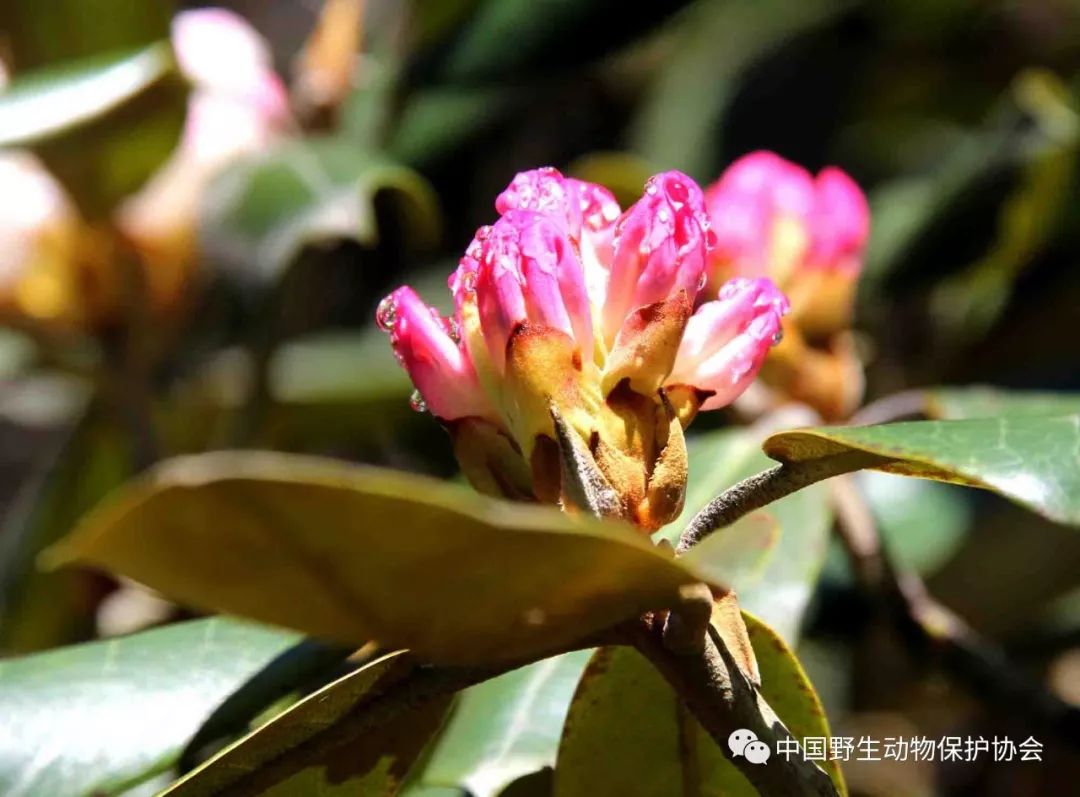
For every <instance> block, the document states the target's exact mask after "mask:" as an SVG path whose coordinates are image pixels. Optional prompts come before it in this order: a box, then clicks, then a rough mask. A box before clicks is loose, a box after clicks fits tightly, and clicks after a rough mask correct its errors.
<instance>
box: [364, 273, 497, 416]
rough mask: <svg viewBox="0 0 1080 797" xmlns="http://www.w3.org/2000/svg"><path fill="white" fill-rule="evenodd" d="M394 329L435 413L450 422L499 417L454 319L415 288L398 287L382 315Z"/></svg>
mask: <svg viewBox="0 0 1080 797" xmlns="http://www.w3.org/2000/svg"><path fill="white" fill-rule="evenodd" d="M376 320H377V322H378V324H379V326H380V327H381V328H382V329H383V330H385V331H387V332H389V333H390V343H391V345H392V346H393V348H394V355H395V356H396V357H397V359H398V362H400V363H401V365H402V366H403V367H404V368H405V370H406V371H408V373H409V378H410V379H411V380H412V382H413V384H414V385H416V388H417V390H418V391H419V392H420V397H421V398H422V400H423V406H425V407H426V408H427V409H428V410H430V411H431V413H432V414H433V415H435V416H437V417H439V418H441V419H443V420H445V421H452V420H455V419H458V418H466V417H480V418H490V417H493V414H492V411H491V409H490V406H489V404H488V402H487V399H486V398H485V397H484V394H483V392H482V391H481V389H480V384H479V382H478V381H477V378H476V371H475V369H474V368H473V364H472V361H471V360H470V359H469V356H468V354H466V352H465V350H464V349H463V348H462V347H461V345H460V343H459V342H458V341H456V340H455V336H456V335H455V332H454V327H453V322H451V321H450V320H449V319H446V318H443V317H442V316H441V315H439V312H438V310H436V309H435V308H434V307H430V306H429V305H426V304H424V302H423V300H422V299H421V298H420V297H419V296H418V295H417V294H416V291H414V290H413V289H412V288H408V287H403V288H398V289H397V290H396V291H394V292H393V293H391V294H390V295H389V296H387V297H386V298H385V299H383V300H382V302H380V303H379V309H378V311H377V313H376Z"/></svg>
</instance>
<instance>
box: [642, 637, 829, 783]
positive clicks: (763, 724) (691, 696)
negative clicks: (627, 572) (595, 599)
mask: <svg viewBox="0 0 1080 797" xmlns="http://www.w3.org/2000/svg"><path fill="white" fill-rule="evenodd" d="M660 625H661V624H660V622H659V621H658V619H656V618H652V617H646V618H644V619H643V620H642V622H641V623H640V624H639V626H638V627H637V629H636V634H635V639H634V646H635V647H636V648H637V650H638V651H640V652H641V653H642V654H643V655H644V656H645V657H646V658H648V659H649V661H651V662H652V664H653V666H655V667H656V669H657V670H658V671H659V672H660V673H661V674H662V675H663V676H664V678H665V679H666V680H667V681H668V683H670V684H671V686H672V687H673V688H674V690H675V692H676V694H678V695H679V697H680V698H682V700H684V701H685V702H686V705H687V708H689V709H690V711H691V712H692V713H693V715H694V716H695V717H696V718H697V720H698V722H700V723H701V725H702V727H703V728H704V729H705V730H706V731H707V732H708V733H709V735H710V736H711V737H712V738H713V740H714V741H715V742H716V743H717V745H719V747H720V749H721V750H722V751H723V752H724V755H726V756H728V760H730V761H731V763H732V764H733V765H734V766H735V767H737V768H738V770H739V771H740V772H742V774H743V775H745V776H746V779H747V780H749V781H750V783H751V784H753V786H754V788H755V789H757V790H758V792H759V793H760V794H762V795H763V796H764V797H836V796H837V794H838V792H837V790H836V786H835V785H834V784H833V782H832V780H831V779H830V778H829V776H828V775H827V774H826V773H825V771H824V770H822V769H821V768H820V767H818V766H817V764H815V763H814V762H813V761H808V760H806V758H805V757H804V756H802V755H788V756H784V755H780V754H779V753H778V752H777V751H778V750H779V749H780V746H779V745H780V742H781V740H793V739H794V737H793V736H792V734H791V732H790V731H789V730H788V729H787V728H786V727H785V726H784V723H783V722H781V721H780V718H779V717H778V716H777V715H776V712H775V711H773V710H772V708H771V707H770V706H769V704H768V703H767V702H766V701H765V699H764V698H763V697H762V696H761V694H760V693H759V692H758V690H757V688H756V687H755V686H754V685H753V684H752V683H751V682H750V681H749V680H748V679H747V677H746V676H745V675H744V674H743V673H742V671H741V670H740V669H739V666H738V664H737V663H736V662H735V660H734V658H733V657H732V655H731V653H730V652H729V651H728V650H727V648H726V647H725V646H724V643H723V641H722V640H721V639H720V636H719V634H717V633H716V631H715V629H710V631H709V634H708V637H707V638H706V640H705V645H704V647H703V649H702V650H700V651H698V652H697V653H693V654H688V655H679V654H677V653H673V652H672V651H671V650H669V649H668V648H667V646H666V645H665V644H664V640H663V633H662V630H661V628H660ZM740 729H747V730H751V731H753V732H754V733H755V734H756V735H757V738H758V739H759V740H761V741H763V742H765V744H767V745H768V746H769V749H770V750H772V751H773V753H774V755H773V757H772V758H771V759H770V760H769V762H768V765H767V766H761V765H758V764H752V763H750V762H749V761H747V760H746V758H745V756H734V755H730V754H729V750H728V737H729V736H730V735H731V734H732V732H734V731H736V730H740Z"/></svg>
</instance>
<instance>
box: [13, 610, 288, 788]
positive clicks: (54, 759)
mask: <svg viewBox="0 0 1080 797" xmlns="http://www.w3.org/2000/svg"><path fill="white" fill-rule="evenodd" d="M295 641H296V637H295V636H294V635H293V634H287V633H284V632H280V631H275V630H272V629H268V628H265V627H260V626H256V625H251V624H248V623H240V622H236V621H233V620H226V619H222V618H215V619H210V620H196V621H191V622H186V623H180V624H178V625H173V626H169V627H167V628H161V629H155V630H152V631H146V632H144V633H141V634H136V635H134V636H129V637H122V638H117V639H111V640H107V641H103V642H94V643H91V644H86V645H77V646H74V647H69V648H60V649H57V650H54V651H50V652H48V653H39V654H36V655H33V656H27V657H25V658H21V659H9V660H6V661H0V716H2V717H3V718H4V721H3V723H2V724H0V793H3V794H4V795H5V797H31V795H46V794H48V795H61V794H63V795H70V796H71V797H78V795H87V796H89V795H113V794H119V793H121V792H123V791H125V790H126V789H128V788H130V787H132V786H134V785H135V784H137V783H140V782H142V781H143V780H145V779H148V778H150V777H151V776H153V775H154V774H155V773H159V772H162V771H164V770H167V769H168V768H169V767H171V766H172V765H173V763H174V762H175V761H176V758H177V756H178V755H179V753H180V750H181V748H182V747H183V746H184V744H185V743H186V741H187V739H188V737H189V736H191V734H192V733H194V732H195V730H196V728H198V727H199V725H200V724H201V723H202V722H203V720H204V719H205V718H206V716H207V715H208V714H209V713H210V711H211V710H212V709H213V708H214V706H216V705H217V704H218V703H219V702H220V701H221V700H222V699H223V698H224V697H225V696H226V695H228V694H229V693H230V692H232V691H233V690H234V689H235V688H236V687H238V686H239V685H240V684H241V683H243V682H244V681H245V680H246V679H247V678H248V677H250V676H251V675H252V674H254V673H255V672H257V671H258V670H259V669H260V668H261V667H262V666H263V665H265V664H266V663H267V662H268V661H270V660H271V659H272V658H273V657H274V656H275V655H277V654H278V653H279V652H281V651H282V650H284V649H285V648H287V647H288V646H289V645H291V644H293V643H294V642H295Z"/></svg>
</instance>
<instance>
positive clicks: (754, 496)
mask: <svg viewBox="0 0 1080 797" xmlns="http://www.w3.org/2000/svg"><path fill="white" fill-rule="evenodd" d="M887 461H888V458H887V457H881V456H877V455H876V454H868V453H866V452H865V451H845V452H843V453H840V454H834V455H833V456H829V457H821V458H818V459H810V460H806V461H804V462H790V463H784V464H782V465H777V466H776V467H774V468H770V469H769V470H767V471H765V472H763V473H759V474H757V475H756V476H751V477H750V478H748V479H743V480H742V481H741V482H739V483H738V484H736V485H735V486H733V487H730V488H728V489H727V490H725V491H724V492H723V493H722V494H721V495H719V496H718V497H716V498H714V499H713V500H712V501H710V502H709V504H708V505H707V506H706V507H705V508H704V509H702V510H701V511H700V512H698V513H697V515H696V516H694V519H693V520H691V521H690V523H689V524H688V525H687V527H686V529H685V530H684V531H683V533H682V536H680V537H679V544H678V546H677V547H676V548H675V552H676V553H677V554H682V553H685V552H686V551H688V550H690V548H692V547H694V546H695V545H697V544H698V543H699V542H701V541H702V540H703V539H705V538H706V537H708V536H709V535H710V534H712V533H713V532H714V531H716V530H717V529H720V528H723V527H725V526H730V525H731V524H732V523H734V522H735V521H736V520H738V519H739V518H741V517H742V516H743V515H746V514H748V513H750V512H753V511H754V510H755V509H760V508H761V507H763V506H765V505H766V504H771V503H772V502H773V501H777V500H779V499H781V498H783V497H784V496H786V495H790V494H791V493H793V492H795V491H796V490H801V489H802V488H803V487H807V486H808V485H811V484H813V483H814V482H819V481H822V480H824V479H828V478H831V477H833V476H839V475H840V474H842V473H850V472H852V471H856V470H861V469H862V468H867V467H872V466H874V465H880V464H881V463H883V462H887Z"/></svg>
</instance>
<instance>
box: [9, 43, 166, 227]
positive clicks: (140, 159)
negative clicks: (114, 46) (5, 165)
mask: <svg viewBox="0 0 1080 797" xmlns="http://www.w3.org/2000/svg"><path fill="white" fill-rule="evenodd" d="M186 95H187V87H186V84H185V83H184V82H183V80H182V79H181V78H180V76H179V74H178V72H177V70H176V64H175V61H174V60H173V55H172V50H171V49H170V48H169V45H168V44H167V43H165V42H159V43H157V44H153V45H150V46H149V47H144V48H142V49H139V50H136V51H134V52H125V53H121V54H119V55H117V54H108V55H103V56H98V57H94V58H91V59H88V60H85V61H77V62H74V63H65V64H63V65H61V66H53V67H49V68H47V69H42V70H40V71H38V72H35V73H31V74H27V75H25V76H20V77H19V78H18V79H17V80H15V81H14V82H13V83H12V84H11V86H10V88H9V89H8V90H7V91H5V92H4V93H2V94H0V147H31V148H33V149H34V150H35V151H36V152H37V154H38V155H40V156H41V158H42V159H43V160H44V161H45V163H46V165H47V166H48V167H49V169H50V170H51V171H52V172H53V173H54V174H55V175H56V176H57V177H58V178H59V179H60V181H61V182H62V183H63V184H64V186H65V187H66V188H67V189H68V191H69V192H70V193H71V194H72V196H73V197H74V198H75V200H76V202H77V203H78V205H79V207H80V208H81V209H82V210H83V212H84V213H87V214H88V215H90V216H93V217H97V216H102V215H104V214H106V213H107V212H108V211H110V210H111V209H112V208H113V206H114V205H115V204H116V202H117V201H119V200H120V199H121V198H122V197H124V196H126V195H128V194H130V193H132V192H133V191H135V189H137V188H138V187H139V186H140V185H142V183H143V182H144V181H145V180H146V179H147V178H148V177H149V176H150V174H151V173H152V172H153V171H154V170H155V169H156V168H157V167H158V166H159V165H160V164H161V163H162V162H163V161H164V159H165V157H166V156H167V155H168V154H169V152H170V151H171V150H172V148H173V147H174V146H175V144H176V142H177V140H178V137H179V134H180V127H181V124H182V122H183V118H184V107H185V105H184V103H185V98H186Z"/></svg>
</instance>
